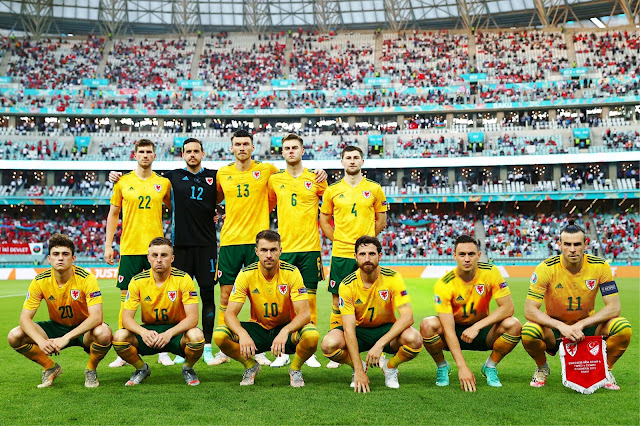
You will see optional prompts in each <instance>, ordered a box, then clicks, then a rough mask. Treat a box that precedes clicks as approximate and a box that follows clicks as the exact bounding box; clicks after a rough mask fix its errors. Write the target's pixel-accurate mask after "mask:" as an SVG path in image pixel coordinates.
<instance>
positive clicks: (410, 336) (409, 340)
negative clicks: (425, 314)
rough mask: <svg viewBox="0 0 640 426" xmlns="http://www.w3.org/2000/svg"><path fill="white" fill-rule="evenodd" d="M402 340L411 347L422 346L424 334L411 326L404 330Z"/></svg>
mask: <svg viewBox="0 0 640 426" xmlns="http://www.w3.org/2000/svg"><path fill="white" fill-rule="evenodd" d="M402 340H403V341H404V344H405V345H407V346H409V347H410V348H411V349H421V348H422V336H421V335H420V332H419V331H418V330H416V329H415V328H413V327H409V328H407V329H406V330H405V331H403V332H402Z"/></svg>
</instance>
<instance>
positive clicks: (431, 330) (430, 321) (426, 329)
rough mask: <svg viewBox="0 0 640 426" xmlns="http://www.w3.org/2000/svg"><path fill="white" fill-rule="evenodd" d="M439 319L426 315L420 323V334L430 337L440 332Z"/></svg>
mask: <svg viewBox="0 0 640 426" xmlns="http://www.w3.org/2000/svg"><path fill="white" fill-rule="evenodd" d="M440 328H441V327H440V319H439V318H438V317H427V318H425V319H423V320H422V322H421V323H420V334H421V335H422V337H431V336H435V335H436V334H440Z"/></svg>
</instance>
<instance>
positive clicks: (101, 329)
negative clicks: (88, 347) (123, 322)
mask: <svg viewBox="0 0 640 426" xmlns="http://www.w3.org/2000/svg"><path fill="white" fill-rule="evenodd" d="M92 334H93V339H94V341H95V342H96V343H97V344H99V345H101V346H106V345H109V344H111V339H112V333H111V328H110V327H109V326H108V325H107V324H105V323H102V324H100V325H99V326H97V327H96V328H94V329H93V333H92Z"/></svg>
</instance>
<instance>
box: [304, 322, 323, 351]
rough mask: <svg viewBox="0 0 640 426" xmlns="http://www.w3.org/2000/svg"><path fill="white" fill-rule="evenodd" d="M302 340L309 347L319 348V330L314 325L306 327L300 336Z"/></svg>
mask: <svg viewBox="0 0 640 426" xmlns="http://www.w3.org/2000/svg"><path fill="white" fill-rule="evenodd" d="M300 337H301V340H302V341H304V342H305V343H306V344H307V345H308V346H315V347H316V348H317V347H318V341H319V340H320V333H318V329H317V328H315V326H312V325H306V326H305V327H304V328H303V330H302V335H301V336H300Z"/></svg>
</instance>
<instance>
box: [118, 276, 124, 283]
mask: <svg viewBox="0 0 640 426" xmlns="http://www.w3.org/2000/svg"><path fill="white" fill-rule="evenodd" d="M122 281H124V276H123V275H118V282H119V283H121V282H122Z"/></svg>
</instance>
